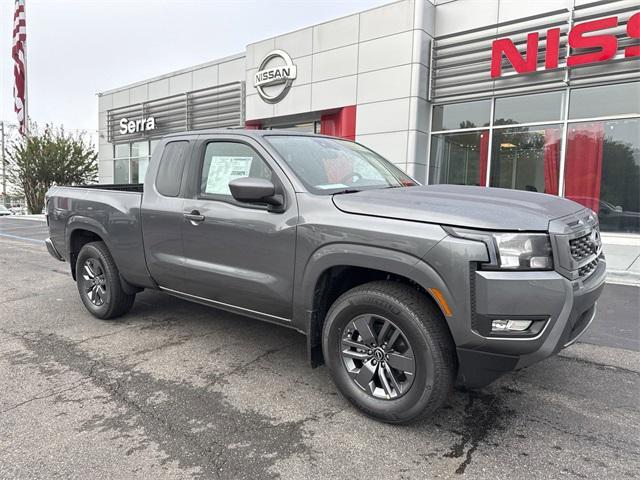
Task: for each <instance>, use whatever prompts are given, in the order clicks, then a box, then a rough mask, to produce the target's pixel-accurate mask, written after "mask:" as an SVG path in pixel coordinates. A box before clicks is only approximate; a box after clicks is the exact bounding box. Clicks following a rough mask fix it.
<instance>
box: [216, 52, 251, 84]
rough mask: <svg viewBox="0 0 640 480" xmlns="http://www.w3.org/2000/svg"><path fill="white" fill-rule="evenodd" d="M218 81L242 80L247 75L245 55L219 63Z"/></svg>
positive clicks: (223, 82) (221, 82)
mask: <svg viewBox="0 0 640 480" xmlns="http://www.w3.org/2000/svg"><path fill="white" fill-rule="evenodd" d="M218 68H219V71H218V72H219V73H218V81H219V82H220V85H224V84H225V83H232V82H240V81H242V79H243V78H244V77H245V72H246V62H245V58H244V57H240V58H237V59H235V60H231V61H228V62H223V63H221V64H219V65H218Z"/></svg>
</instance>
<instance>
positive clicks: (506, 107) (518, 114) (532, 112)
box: [494, 92, 563, 125]
mask: <svg viewBox="0 0 640 480" xmlns="http://www.w3.org/2000/svg"><path fill="white" fill-rule="evenodd" d="M562 96H563V92H550V93H539V94H537V95H524V96H520V97H505V98H498V99H496V109H495V115H494V116H495V123H494V124H495V125H512V124H514V123H530V122H550V121H558V120H560V119H561V118H562Z"/></svg>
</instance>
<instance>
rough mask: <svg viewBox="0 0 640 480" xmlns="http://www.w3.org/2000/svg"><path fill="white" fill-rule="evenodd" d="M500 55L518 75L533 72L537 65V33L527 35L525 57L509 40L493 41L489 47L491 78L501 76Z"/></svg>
mask: <svg viewBox="0 0 640 480" xmlns="http://www.w3.org/2000/svg"><path fill="white" fill-rule="evenodd" d="M502 54H504V56H505V57H506V59H507V60H509V62H511V65H513V69H514V70H515V71H516V72H518V73H530V72H535V71H536V67H537V65H538V33H537V32H535V33H530V34H529V35H527V53H526V57H523V56H522V54H521V53H520V52H519V51H518V49H517V48H516V45H515V44H514V43H513V41H512V40H511V39H509V38H500V39H498V40H494V41H493V44H492V47H491V78H495V77H499V76H500V75H502Z"/></svg>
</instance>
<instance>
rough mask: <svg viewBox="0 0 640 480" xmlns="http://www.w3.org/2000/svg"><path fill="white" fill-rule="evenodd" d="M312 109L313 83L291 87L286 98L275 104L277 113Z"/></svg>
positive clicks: (303, 111) (286, 113)
mask: <svg viewBox="0 0 640 480" xmlns="http://www.w3.org/2000/svg"><path fill="white" fill-rule="evenodd" d="M310 111H311V84H310V83H307V84H306V85H299V86H297V87H293V88H291V90H290V91H289V93H288V94H287V96H286V97H284V99H282V100H281V101H280V102H278V103H276V104H275V111H274V113H275V115H276V116H278V117H280V116H283V115H294V114H297V113H307V112H310Z"/></svg>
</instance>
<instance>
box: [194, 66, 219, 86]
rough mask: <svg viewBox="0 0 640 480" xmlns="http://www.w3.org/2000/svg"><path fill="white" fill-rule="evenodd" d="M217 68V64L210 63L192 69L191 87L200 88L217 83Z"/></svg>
mask: <svg viewBox="0 0 640 480" xmlns="http://www.w3.org/2000/svg"><path fill="white" fill-rule="evenodd" d="M218 68H219V67H218V65H211V66H209V67H204V68H198V69H197V70H194V71H193V89H194V90H200V89H201V88H207V87H211V86H213V85H218Z"/></svg>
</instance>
